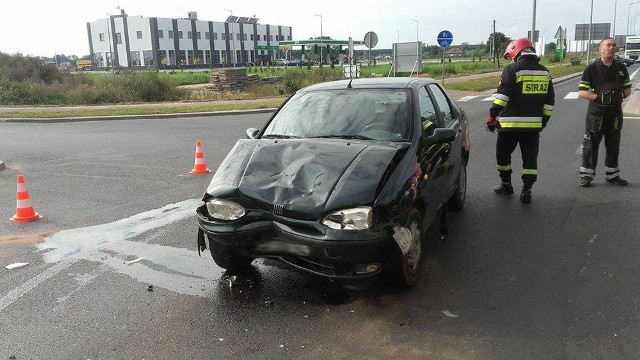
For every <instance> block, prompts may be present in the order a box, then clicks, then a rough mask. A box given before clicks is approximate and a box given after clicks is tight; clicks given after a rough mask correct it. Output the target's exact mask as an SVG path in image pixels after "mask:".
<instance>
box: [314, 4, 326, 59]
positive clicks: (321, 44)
mask: <svg viewBox="0 0 640 360" xmlns="http://www.w3.org/2000/svg"><path fill="white" fill-rule="evenodd" d="M313 16H317V17H319V18H320V67H322V63H323V62H324V58H323V57H322V48H323V47H324V43H323V42H322V41H323V38H322V15H318V14H313Z"/></svg>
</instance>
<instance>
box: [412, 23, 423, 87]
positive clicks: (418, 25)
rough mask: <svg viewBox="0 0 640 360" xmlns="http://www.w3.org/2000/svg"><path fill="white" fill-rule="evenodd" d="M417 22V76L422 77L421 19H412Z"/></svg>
mask: <svg viewBox="0 0 640 360" xmlns="http://www.w3.org/2000/svg"><path fill="white" fill-rule="evenodd" d="M411 20H412V21H415V22H416V65H415V67H416V68H417V70H416V74H418V75H420V66H421V65H422V64H421V63H420V40H419V39H420V19H411Z"/></svg>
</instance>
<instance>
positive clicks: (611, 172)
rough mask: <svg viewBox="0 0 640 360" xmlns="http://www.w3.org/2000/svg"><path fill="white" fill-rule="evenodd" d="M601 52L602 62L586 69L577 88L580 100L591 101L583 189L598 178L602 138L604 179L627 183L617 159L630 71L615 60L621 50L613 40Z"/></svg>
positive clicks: (584, 155) (584, 148)
mask: <svg viewBox="0 0 640 360" xmlns="http://www.w3.org/2000/svg"><path fill="white" fill-rule="evenodd" d="M599 50H600V59H598V60H596V61H594V62H593V63H591V64H590V65H589V66H587V68H586V69H585V70H584V73H583V74H582V81H580V85H579V86H578V89H579V90H580V97H581V98H583V99H587V100H589V108H588V110H587V116H586V126H585V127H586V129H585V134H584V138H583V141H582V166H581V167H580V186H583V187H589V186H591V181H593V179H594V177H595V176H596V165H597V163H598V147H599V145H600V141H601V140H602V138H604V146H605V149H606V157H605V160H604V166H605V168H604V169H605V180H606V181H607V183H609V184H613V185H621V186H626V185H627V184H628V181H627V180H624V179H622V178H621V177H620V169H619V168H618V156H619V154H620V132H621V130H622V119H623V116H622V99H623V98H626V97H628V96H629V95H631V80H630V79H629V72H628V71H627V68H626V67H625V66H624V65H622V64H620V63H617V62H616V61H615V60H614V58H613V57H614V55H615V54H616V50H618V48H617V46H616V41H615V40H614V39H613V38H611V37H607V38H605V39H604V40H602V41H601V42H600V49H599Z"/></svg>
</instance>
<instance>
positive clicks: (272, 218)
mask: <svg viewBox="0 0 640 360" xmlns="http://www.w3.org/2000/svg"><path fill="white" fill-rule="evenodd" d="M196 213H197V215H198V225H199V227H200V228H201V229H202V230H203V231H204V233H205V234H206V237H207V238H208V239H209V241H216V242H218V243H220V244H223V245H226V246H230V247H233V248H234V249H235V250H236V251H237V252H238V253H239V254H241V255H244V256H249V257H263V258H276V259H279V260H281V261H283V262H285V263H287V264H289V265H291V266H293V267H295V268H298V269H300V270H303V271H306V272H309V273H312V274H315V275H318V276H321V277H325V278H329V279H331V280H336V281H341V282H344V283H364V282H368V281H372V280H375V279H377V278H378V277H379V276H380V275H382V274H383V273H384V272H385V271H386V270H388V269H389V268H391V267H392V266H393V265H394V263H395V262H396V261H397V259H398V258H399V255H400V254H401V252H400V249H399V247H398V245H397V243H396V242H395V240H394V239H393V231H392V229H391V226H376V227H375V228H374V229H370V230H364V231H353V230H351V231H347V230H334V229H329V228H327V227H325V226H322V225H320V224H319V223H318V222H317V221H302V220H294V219H289V218H284V217H278V216H277V215H274V214H271V213H264V212H259V213H248V214H247V215H245V218H246V219H241V220H239V221H235V222H218V221H212V220H211V219H210V218H209V217H208V216H207V210H206V206H202V207H200V208H198V210H197V211H196Z"/></svg>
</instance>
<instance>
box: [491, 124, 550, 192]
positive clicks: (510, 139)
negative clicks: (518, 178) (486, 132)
mask: <svg viewBox="0 0 640 360" xmlns="http://www.w3.org/2000/svg"><path fill="white" fill-rule="evenodd" d="M518 144H520V152H521V153H522V168H523V169H522V182H523V183H524V186H525V187H531V186H532V185H533V183H534V182H536V180H537V179H538V149H539V146H540V133H539V132H538V131H520V132H516V131H513V132H499V133H498V140H497V142H496V162H497V164H498V172H499V173H500V179H501V180H502V182H505V183H510V182H511V173H512V172H513V171H512V169H511V154H512V153H513V151H514V150H515V149H516V146H517V145H518Z"/></svg>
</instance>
